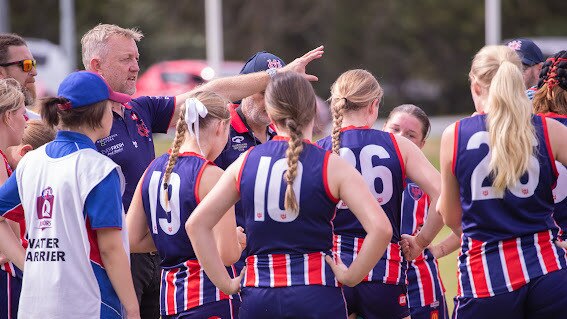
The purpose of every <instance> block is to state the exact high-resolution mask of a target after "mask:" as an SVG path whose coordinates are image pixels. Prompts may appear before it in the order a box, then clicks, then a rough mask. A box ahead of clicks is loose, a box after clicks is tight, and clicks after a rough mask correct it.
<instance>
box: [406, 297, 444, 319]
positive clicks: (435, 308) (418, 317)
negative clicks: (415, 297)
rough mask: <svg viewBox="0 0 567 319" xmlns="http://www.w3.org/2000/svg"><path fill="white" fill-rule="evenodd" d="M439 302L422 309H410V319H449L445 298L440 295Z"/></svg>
mask: <svg viewBox="0 0 567 319" xmlns="http://www.w3.org/2000/svg"><path fill="white" fill-rule="evenodd" d="M441 298H442V299H441V300H437V301H435V302H434V303H432V304H430V305H427V306H423V307H411V308H410V314H411V319H449V318H450V317H449V311H448V309H447V302H446V301H445V296H443V295H441Z"/></svg>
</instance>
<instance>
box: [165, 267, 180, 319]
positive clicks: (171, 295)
mask: <svg viewBox="0 0 567 319" xmlns="http://www.w3.org/2000/svg"><path fill="white" fill-rule="evenodd" d="M178 272H179V268H173V269H169V270H167V275H166V279H165V282H166V286H165V313H166V314H167V315H174V314H175V313H176V312H177V310H176V309H175V274H177V273H178Z"/></svg>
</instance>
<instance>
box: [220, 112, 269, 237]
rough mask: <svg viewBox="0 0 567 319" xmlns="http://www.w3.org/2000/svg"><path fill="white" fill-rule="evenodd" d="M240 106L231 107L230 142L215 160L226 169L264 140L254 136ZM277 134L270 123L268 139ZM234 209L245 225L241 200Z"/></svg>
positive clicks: (238, 218)
mask: <svg viewBox="0 0 567 319" xmlns="http://www.w3.org/2000/svg"><path fill="white" fill-rule="evenodd" d="M238 106H239V105H236V104H235V105H233V107H231V108H230V135H229V136H228V142H227V143H226V146H225V147H224V150H223V151H222V153H221V154H220V155H219V157H217V159H216V160H215V164H216V165H217V166H218V167H220V168H222V169H224V170H225V169H226V168H227V167H229V166H230V164H232V163H233V162H234V161H236V159H237V158H238V156H240V154H242V153H244V152H246V151H247V150H248V149H249V148H251V147H253V146H255V145H260V144H262V142H260V140H259V139H257V138H256V137H255V136H254V133H253V131H252V129H251V128H250V127H249V126H248V124H247V123H246V119H245V118H244V115H243V114H242V112H241V111H240V109H239V108H238ZM276 135H277V134H276V131H275V130H274V128H273V126H271V125H270V126H268V127H267V128H266V137H267V139H266V140H268V141H269V140H271V139H272V138H273V137H274V136H276ZM234 210H235V215H236V224H237V225H238V226H242V227H244V213H243V212H242V205H241V204H240V201H239V202H237V203H236V204H235V205H234Z"/></svg>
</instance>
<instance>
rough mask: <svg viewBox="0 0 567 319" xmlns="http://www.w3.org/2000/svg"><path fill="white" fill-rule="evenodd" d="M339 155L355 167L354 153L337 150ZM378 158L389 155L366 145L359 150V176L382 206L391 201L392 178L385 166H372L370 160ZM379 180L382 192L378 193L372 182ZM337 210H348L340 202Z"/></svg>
mask: <svg viewBox="0 0 567 319" xmlns="http://www.w3.org/2000/svg"><path fill="white" fill-rule="evenodd" d="M339 154H340V155H341V157H342V158H343V159H345V160H346V161H347V162H349V163H350V164H351V165H352V166H353V167H356V155H354V152H353V151H352V150H351V149H349V148H346V147H343V148H341V149H340V150H339ZM374 156H378V158H380V159H385V158H390V154H388V152H387V151H386V149H384V148H383V147H382V146H379V145H373V144H370V145H366V146H365V147H363V148H362V150H360V156H359V160H360V174H362V177H364V180H365V181H366V185H368V188H369V189H370V192H371V193H372V195H374V198H376V200H377V201H378V203H379V204H380V205H384V204H386V203H388V202H389V201H390V199H392V194H393V193H394V189H393V187H392V186H393V178H392V171H390V169H389V168H388V167H386V166H383V165H377V166H372V158H373V157H374ZM377 178H379V179H380V180H381V181H382V185H383V187H382V192H380V193H378V192H377V191H376V187H374V181H375V180H376V179H377ZM337 207H338V208H342V209H344V208H348V207H347V206H346V205H345V204H344V203H343V202H342V201H341V202H340V203H339V204H338V206H337Z"/></svg>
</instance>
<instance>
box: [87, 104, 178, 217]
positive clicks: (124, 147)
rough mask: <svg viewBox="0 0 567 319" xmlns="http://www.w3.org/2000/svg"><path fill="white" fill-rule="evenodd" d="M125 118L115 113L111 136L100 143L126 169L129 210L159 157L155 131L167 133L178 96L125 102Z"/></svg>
mask: <svg viewBox="0 0 567 319" xmlns="http://www.w3.org/2000/svg"><path fill="white" fill-rule="evenodd" d="M123 106H124V117H122V116H120V115H118V114H117V113H114V112H113V114H114V120H113V122H112V128H111V130H110V135H109V136H107V137H105V138H103V139H100V140H98V141H97V142H96V147H97V150H98V151H99V152H100V153H101V154H103V155H106V156H108V157H110V158H111V159H112V160H113V161H114V162H115V163H116V164H118V165H119V166H120V167H121V168H122V172H123V174H124V178H125V180H126V190H125V191H124V196H122V202H123V204H124V210H126V211H128V207H130V202H132V197H133V196H134V191H135V190H136V185H138V181H139V180H140V178H141V177H142V175H143V174H144V171H145V170H146V168H147V167H148V165H150V163H151V162H152V161H153V160H154V158H155V157H156V154H155V149H154V142H153V138H152V133H167V129H168V127H169V125H170V122H171V119H172V117H173V113H174V111H175V97H173V96H171V97H165V96H160V97H150V96H141V97H139V98H136V99H133V100H132V101H130V102H129V103H128V104H124V105H123Z"/></svg>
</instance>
